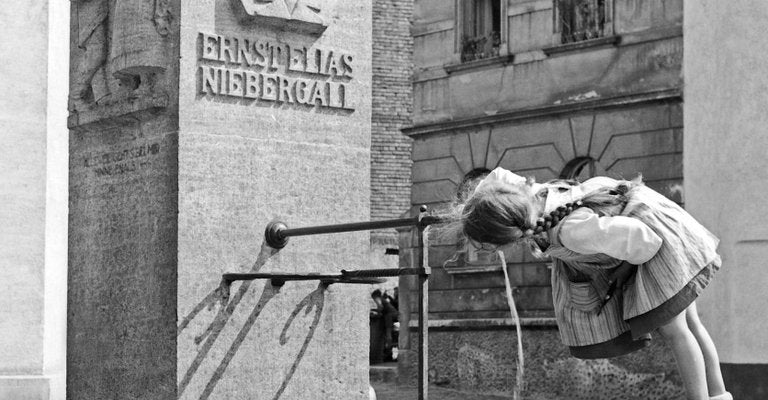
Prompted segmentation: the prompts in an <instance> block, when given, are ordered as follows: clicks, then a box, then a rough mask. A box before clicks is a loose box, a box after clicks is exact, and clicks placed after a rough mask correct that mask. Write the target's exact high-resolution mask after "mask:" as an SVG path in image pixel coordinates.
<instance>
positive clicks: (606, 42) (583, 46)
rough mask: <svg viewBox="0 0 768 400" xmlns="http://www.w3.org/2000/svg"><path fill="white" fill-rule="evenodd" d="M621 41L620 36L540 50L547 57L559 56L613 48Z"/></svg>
mask: <svg viewBox="0 0 768 400" xmlns="http://www.w3.org/2000/svg"><path fill="white" fill-rule="evenodd" d="M620 40H621V37H620V36H608V37H603V38H599V39H590V40H583V41H581V42H575V43H568V44H561V45H557V46H551V47H545V48H543V49H542V50H543V51H544V54H546V55H547V56H550V57H551V56H553V55H560V54H563V53H570V52H573V51H580V50H587V49H595V48H601V47H609V46H615V45H617V44H618V43H619V41H620Z"/></svg>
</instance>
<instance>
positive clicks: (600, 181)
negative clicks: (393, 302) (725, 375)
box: [461, 168, 732, 400]
mask: <svg viewBox="0 0 768 400" xmlns="http://www.w3.org/2000/svg"><path fill="white" fill-rule="evenodd" d="M461 225H462V230H463V232H464V234H465V235H466V237H467V239H468V240H469V241H470V242H471V243H473V244H475V245H476V246H480V247H486V246H488V245H490V246H496V247H498V246H505V245H508V244H511V243H514V242H520V241H530V242H532V243H536V247H537V248H539V249H541V250H544V255H547V256H550V257H551V258H552V260H553V261H554V268H553V270H552V292H553V298H554V306H555V316H556V318H557V322H558V327H559V330H560V335H561V339H562V340H563V342H564V343H565V344H566V345H567V346H569V348H570V350H571V353H572V354H573V355H574V356H575V357H578V358H608V357H615V356H619V355H623V354H627V353H629V352H632V351H635V350H638V349H640V348H642V347H644V346H646V345H647V344H648V341H649V340H650V335H649V334H650V333H651V332H652V331H654V330H656V329H658V331H659V332H660V333H661V335H662V336H663V337H665V339H666V340H667V341H668V343H669V345H670V347H671V348H672V350H673V352H674V355H675V359H676V360H677V365H678V369H679V370H680V374H681V377H682V380H683V384H684V386H685V389H686V393H687V397H688V399H690V400H707V399H717V400H729V399H732V397H731V395H730V394H729V393H728V392H726V390H725V386H724V384H723V379H722V375H721V372H720V365H719V359H718V356H717V350H716V349H715V346H714V344H713V342H712V339H711V338H710V337H709V334H708V333H707V331H706V329H705V328H704V326H703V325H702V323H701V321H700V320H699V318H698V315H697V313H696V304H695V299H696V298H697V297H698V295H699V294H700V293H701V291H702V290H703V289H704V288H705V287H706V286H707V284H708V283H709V282H710V280H711V278H712V276H713V275H714V273H715V272H716V271H717V269H718V268H719V267H720V257H719V256H718V255H717V253H716V248H717V244H718V239H717V238H716V237H715V236H714V235H712V234H711V233H710V232H709V231H708V230H707V229H706V228H704V227H703V226H702V225H701V224H699V223H698V222H697V221H696V220H695V219H693V217H691V216H690V215H689V214H688V213H687V212H685V211H684V210H683V209H682V208H680V207H679V206H678V205H677V204H675V203H674V202H672V201H670V200H669V199H667V198H665V197H664V196H662V195H660V194H659V193H657V192H655V191H653V190H651V189H649V188H647V187H646V186H644V185H643V184H642V183H640V182H639V181H616V180H613V179H611V178H605V177H598V178H593V179H590V180H588V181H586V182H584V183H583V184H577V183H575V182H565V181H555V182H551V183H548V184H544V185H538V184H534V183H530V182H526V180H525V179H524V178H522V177H520V176H517V175H515V174H513V173H511V172H509V171H507V170H504V169H502V168H497V169H496V170H494V171H493V172H491V174H490V175H489V176H488V177H486V178H485V179H483V181H481V182H480V183H479V184H478V186H477V188H476V189H475V191H474V193H473V194H472V196H471V197H470V198H469V199H468V200H467V201H466V203H465V204H464V207H463V211H462V216H461Z"/></svg>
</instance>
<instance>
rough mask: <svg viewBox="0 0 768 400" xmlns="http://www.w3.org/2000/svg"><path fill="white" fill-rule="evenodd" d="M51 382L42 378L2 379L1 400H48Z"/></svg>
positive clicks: (0, 385) (12, 377) (20, 377)
mask: <svg viewBox="0 0 768 400" xmlns="http://www.w3.org/2000/svg"><path fill="white" fill-rule="evenodd" d="M49 398H50V382H49V379H48V378H47V377H42V376H11V377H5V376H4V377H0V399H9V400H10V399H13V400H48V399H49Z"/></svg>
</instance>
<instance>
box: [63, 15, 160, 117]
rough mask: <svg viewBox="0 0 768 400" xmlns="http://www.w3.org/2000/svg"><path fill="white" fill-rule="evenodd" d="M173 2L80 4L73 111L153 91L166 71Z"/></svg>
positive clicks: (71, 97) (73, 61)
mask: <svg viewBox="0 0 768 400" xmlns="http://www.w3.org/2000/svg"><path fill="white" fill-rule="evenodd" d="M169 3H170V2H169V0H131V1H128V0H75V1H74V2H73V24H75V27H74V28H75V29H74V30H73V32H74V34H75V35H76V37H75V44H76V48H75V49H73V52H74V55H73V59H72V63H73V67H74V68H73V71H72V84H71V93H70V110H71V111H81V110H84V109H87V108H90V107H93V106H94V105H103V104H109V103H112V102H116V101H119V100H120V99H123V98H126V97H132V96H134V97H135V96H139V95H141V94H142V93H143V92H148V91H151V90H152V86H153V84H154V81H155V78H156V75H157V74H159V73H162V72H164V71H165V65H166V63H167V61H166V57H167V56H166V54H167V50H168V49H167V46H168V43H167V41H166V40H165V37H166V36H167V35H168V33H169V27H170V22H171V20H172V15H171V12H170V4H169Z"/></svg>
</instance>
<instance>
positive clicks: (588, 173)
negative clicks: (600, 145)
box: [560, 157, 596, 182]
mask: <svg viewBox="0 0 768 400" xmlns="http://www.w3.org/2000/svg"><path fill="white" fill-rule="evenodd" d="M595 172H596V165H595V159H594V158H592V157H576V158H574V159H573V160H571V161H568V163H567V164H565V167H563V170H562V171H560V179H575V180H577V181H579V182H584V181H585V180H587V179H589V178H592V177H593V176H595Z"/></svg>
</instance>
